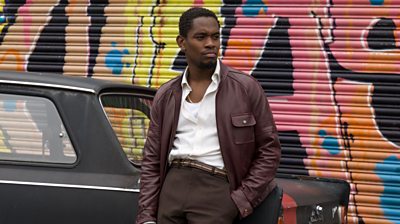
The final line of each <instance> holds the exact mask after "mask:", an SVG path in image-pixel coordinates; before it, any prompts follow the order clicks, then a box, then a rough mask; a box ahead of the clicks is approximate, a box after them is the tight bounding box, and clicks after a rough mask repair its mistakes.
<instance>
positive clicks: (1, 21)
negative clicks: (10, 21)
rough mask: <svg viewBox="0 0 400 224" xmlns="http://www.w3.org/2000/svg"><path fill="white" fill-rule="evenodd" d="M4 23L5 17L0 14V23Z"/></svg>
mask: <svg viewBox="0 0 400 224" xmlns="http://www.w3.org/2000/svg"><path fill="white" fill-rule="evenodd" d="M5 22H7V19H6V17H5V16H4V15H1V14H0V23H5Z"/></svg>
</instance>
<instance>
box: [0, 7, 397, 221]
mask: <svg viewBox="0 0 400 224" xmlns="http://www.w3.org/2000/svg"><path fill="white" fill-rule="evenodd" d="M193 5H198V6H206V7H208V8H209V9H212V10H213V11H215V12H216V13H218V15H219V17H220V21H221V24H222V33H223V35H222V39H223V41H222V42H223V47H222V50H221V58H222V60H223V61H224V62H225V63H227V64H230V65H232V66H234V67H236V68H238V69H241V70H243V71H246V72H248V73H250V74H251V75H253V76H254V77H256V78H257V79H258V80H259V81H260V83H261V84H262V86H263V87H264V88H265V90H266V93H267V95H268V97H269V100H270V104H271V106H272V108H273V112H274V116H275V119H276V123H277V125H278V129H279V131H280V138H281V141H282V145H283V158H282V162H281V166H280V169H279V172H281V173H294V174H303V175H310V176H318V177H334V178H341V179H345V180H347V181H349V182H350V183H351V184H352V195H351V205H350V209H349V217H350V220H349V221H350V223H374V224H375V223H399V222H400V196H399V195H400V194H399V193H400V175H399V173H400V154H399V149H400V146H399V143H400V134H399V133H400V132H399V131H400V130H399V129H400V128H399V127H400V119H399V115H400V113H399V109H400V108H399V107H400V106H399V105H400V98H399V96H400V88H399V83H400V78H399V73H400V66H399V59H400V54H399V47H400V39H399V38H400V33H399V26H400V22H399V21H400V20H399V16H400V10H399V8H400V0H293V1H283V0H264V1H262V0H247V1H233V0H226V1H215V0H195V1H177V0H165V1H151V0H142V1H139V0H108V1H107V0H97V1H94V0H92V1H90V0H69V1H67V0H13V1H8V0H0V9H1V11H0V12H1V13H2V16H0V22H2V25H1V26H0V29H1V36H0V41H1V45H0V69H2V70H19V71H39V72H50V71H51V72H58V73H63V74H65V75H74V76H87V77H94V78H101V79H109V80H115V81H120V82H126V83H134V84H139V85H144V86H152V87H158V86H159V85H161V84H162V83H164V82H165V81H167V80H169V79H171V78H172V77H175V76H176V75H178V74H179V73H180V71H181V70H182V69H183V68H184V66H185V62H184V60H183V57H182V55H180V54H179V51H178V48H177V45H176V43H175V37H176V35H177V33H178V29H177V21H178V16H179V14H180V13H181V12H183V11H184V10H185V9H187V8H188V7H190V6H193Z"/></svg>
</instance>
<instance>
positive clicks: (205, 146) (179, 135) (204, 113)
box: [169, 61, 224, 169]
mask: <svg viewBox="0 0 400 224" xmlns="http://www.w3.org/2000/svg"><path fill="white" fill-rule="evenodd" d="M219 63H220V62H219V61H218V62H217V66H216V68H215V71H214V74H213V75H212V77H211V80H212V81H211V83H210V85H209V86H208V88H207V90H206V92H205V94H204V96H203V99H202V100H201V101H200V102H198V103H190V102H188V101H187V100H186V98H187V96H188V95H189V94H190V92H191V91H192V89H191V87H190V85H189V83H188V81H187V77H186V76H187V73H188V70H187V68H186V71H185V73H184V75H183V78H182V84H181V85H182V101H181V113H180V114H179V121H178V127H177V131H176V136H175V139H174V142H173V146H172V150H171V153H170V155H169V161H170V162H171V161H172V160H173V159H193V160H197V161H200V162H203V163H206V164H208V165H212V166H215V167H217V168H220V169H222V168H224V162H223V160H222V155H221V150H220V146H219V140H218V134H217V122H216V113H215V98H216V95H217V90H218V85H219V82H220V65H219Z"/></svg>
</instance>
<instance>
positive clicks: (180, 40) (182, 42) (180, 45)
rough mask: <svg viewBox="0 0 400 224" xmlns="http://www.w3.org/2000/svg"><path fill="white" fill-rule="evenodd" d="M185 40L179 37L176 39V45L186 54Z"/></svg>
mask: <svg viewBox="0 0 400 224" xmlns="http://www.w3.org/2000/svg"><path fill="white" fill-rule="evenodd" d="M184 42H185V38H183V37H182V36H181V35H178V36H177V37H176V43H177V44H178V46H179V48H180V49H181V51H182V52H185V45H184Z"/></svg>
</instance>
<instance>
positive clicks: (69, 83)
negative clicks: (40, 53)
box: [0, 71, 149, 94]
mask: <svg viewBox="0 0 400 224" xmlns="http://www.w3.org/2000/svg"><path fill="white" fill-rule="evenodd" d="M3 83H6V84H16V85H27V86H39V87H49V88H60V89H68V90H75V91H83V92H91V93H94V94H98V93H99V92H100V91H101V90H103V89H106V88H112V89H118V88H125V89H126V88H128V89H132V88H133V89H138V90H146V89H149V88H145V87H139V86H134V85H133V84H132V85H128V84H123V83H118V82H112V81H107V80H100V79H96V78H86V77H73V76H65V75H62V74H58V73H33V72H15V71H0V84H3Z"/></svg>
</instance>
